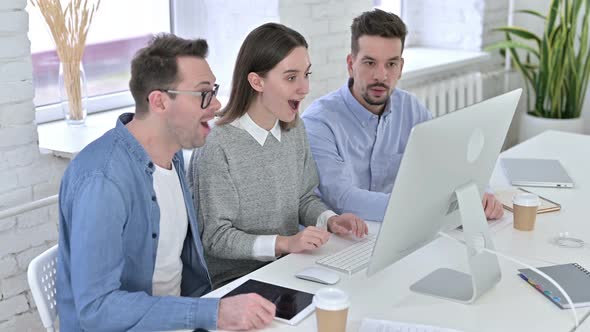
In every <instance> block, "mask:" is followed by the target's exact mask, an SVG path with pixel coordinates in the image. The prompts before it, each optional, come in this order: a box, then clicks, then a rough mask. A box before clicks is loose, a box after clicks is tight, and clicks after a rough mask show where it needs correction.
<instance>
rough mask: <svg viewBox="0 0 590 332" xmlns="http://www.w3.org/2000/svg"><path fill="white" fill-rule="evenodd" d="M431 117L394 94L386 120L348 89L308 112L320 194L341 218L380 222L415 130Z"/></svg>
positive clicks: (413, 102)
mask: <svg viewBox="0 0 590 332" xmlns="http://www.w3.org/2000/svg"><path fill="white" fill-rule="evenodd" d="M431 118H432V116H431V115H430V112H429V111H428V110H427V109H426V108H425V107H424V106H423V105H422V104H421V103H420V102H419V101H418V99H416V97H414V96H412V95H411V94H409V93H407V92H405V91H403V90H400V89H395V90H394V91H393V93H392V94H391V96H390V97H389V100H388V101H387V104H386V105H385V109H384V110H383V113H382V114H381V116H377V115H375V114H373V113H371V112H369V110H367V109H366V108H365V107H364V106H363V105H362V104H361V103H359V102H358V100H356V98H355V97H354V96H353V95H352V93H351V92H350V88H349V85H348V84H345V85H343V86H342V87H341V88H340V89H339V90H336V91H334V92H332V93H330V94H328V95H326V96H324V97H321V98H320V99H317V100H316V101H314V102H313V103H312V104H311V105H310V106H309V107H308V108H307V109H306V110H305V112H304V113H303V115H302V119H303V121H304V123H305V128H306V130H307V135H308V137H309V145H310V147H311V152H312V154H313V157H314V159H315V162H316V164H317V167H318V174H319V176H320V185H319V191H320V192H319V194H320V196H321V198H322V200H323V201H324V203H326V205H327V206H328V207H329V208H331V209H332V210H334V211H335V212H336V213H345V212H350V213H354V214H356V215H358V216H359V217H361V218H363V219H365V220H373V221H381V220H383V216H384V215H385V209H386V208H387V204H388V203H389V196H390V195H391V191H392V189H393V184H394V182H395V178H396V176H397V172H398V170H399V166H400V162H401V159H402V156H403V154H404V151H405V149H406V144H407V142H408V138H409V136H410V131H411V130H412V128H413V127H414V126H415V125H417V124H418V123H420V122H424V121H427V120H430V119H431Z"/></svg>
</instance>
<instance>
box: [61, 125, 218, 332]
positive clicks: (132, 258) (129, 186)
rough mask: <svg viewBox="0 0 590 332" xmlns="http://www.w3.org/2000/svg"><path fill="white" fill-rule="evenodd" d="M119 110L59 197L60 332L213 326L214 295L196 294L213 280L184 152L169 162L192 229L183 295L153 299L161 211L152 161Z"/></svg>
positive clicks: (71, 171) (72, 169)
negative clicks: (115, 118) (174, 172)
mask: <svg viewBox="0 0 590 332" xmlns="http://www.w3.org/2000/svg"><path fill="white" fill-rule="evenodd" d="M131 119H133V114H130V113H127V114H123V115H121V117H120V118H119V120H118V121H117V125H116V127H115V128H114V129H112V130H110V131H108V132H107V133H106V134H104V136H102V137H101V138H99V139H97V140H96V141H94V142H92V143H91V144H90V145H88V146H87V147H86V148H85V149H84V150H82V151H81V152H80V153H79V155H78V156H77V157H76V158H75V159H74V160H73V161H72V162H71V163H70V165H69V167H68V169H67V170H66V172H65V174H64V177H63V179H62V183H61V188H60V195H59V231H60V236H59V247H58V248H59V250H58V263H57V307H58V313H59V319H60V329H61V330H62V331H127V330H134V331H148V330H149V331H154V330H160V331H162V330H174V329H189V328H190V329H194V328H205V329H215V328H216V325H217V313H218V306H219V299H216V298H198V296H201V295H203V294H205V293H207V292H209V291H210V290H211V280H210V277H209V273H208V271H207V267H206V264H205V260H204V258H203V247H202V244H201V240H200V237H199V233H198V225H197V218H196V214H195V210H194V208H193V205H192V197H191V194H190V193H189V191H188V185H187V182H186V180H185V172H184V168H183V166H182V165H183V164H184V163H183V160H182V153H180V152H179V153H176V154H175V156H174V157H173V159H172V162H173V163H174V166H175V167H176V170H177V171H178V176H179V178H180V184H181V187H182V190H183V193H184V202H185V205H186V207H187V215H188V223H189V229H190V231H188V232H187V237H186V239H185V241H184V246H183V249H182V254H181V259H182V263H183V270H182V283H181V295H182V297H173V296H163V297H156V296H152V294H151V292H152V276H153V273H154V265H155V261H156V252H157V250H158V236H159V224H160V210H159V207H158V202H157V199H156V195H155V192H154V188H153V176H152V175H153V173H154V164H153V162H152V161H151V160H150V158H149V156H148V154H147V153H146V151H145V150H144V149H143V147H142V146H141V145H140V143H139V142H138V141H137V140H136V139H135V138H134V137H133V136H132V135H131V133H130V132H129V131H128V130H127V127H125V124H126V123H128V122H129V121H131Z"/></svg>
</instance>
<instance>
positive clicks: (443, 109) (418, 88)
mask: <svg viewBox="0 0 590 332" xmlns="http://www.w3.org/2000/svg"><path fill="white" fill-rule="evenodd" d="M483 76H487V75H482V74H481V73H480V72H472V73H465V74H462V75H457V76H450V77H445V78H442V79H439V80H435V81H432V82H430V81H429V82H423V83H422V84H418V85H412V86H406V85H405V84H402V88H403V89H404V90H407V91H409V92H410V93H412V94H414V95H415V96H416V97H417V98H418V99H419V100H420V101H421V102H422V103H423V104H424V105H425V106H426V108H428V110H430V112H431V113H432V116H433V117H437V116H440V115H443V114H447V113H449V112H453V111H455V110H458V109H460V108H463V107H465V106H469V105H471V104H474V103H477V102H479V101H481V100H483V87H482V85H483Z"/></svg>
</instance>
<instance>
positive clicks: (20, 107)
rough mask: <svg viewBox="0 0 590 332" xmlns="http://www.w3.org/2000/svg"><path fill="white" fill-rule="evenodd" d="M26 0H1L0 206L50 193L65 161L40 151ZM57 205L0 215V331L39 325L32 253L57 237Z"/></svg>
mask: <svg viewBox="0 0 590 332" xmlns="http://www.w3.org/2000/svg"><path fill="white" fill-rule="evenodd" d="M26 4H27V1H26V0H2V1H0V211H2V210H4V209H6V208H10V207H13V206H16V205H20V204H23V203H27V202H30V201H32V200H34V199H40V198H44V197H47V196H49V195H54V194H56V193H57V191H58V184H59V181H60V179H61V175H62V173H63V170H64V168H65V166H66V165H67V162H66V161H65V160H60V159H57V158H54V157H52V156H50V155H42V154H40V153H39V148H38V145H37V126H36V125H35V123H34V118H35V108H34V105H33V94H34V90H33V84H32V66H31V56H30V43H29V40H28V37H27V31H28V15H27V13H26V12H25V11H24V7H25V6H26ZM55 211H56V206H52V207H45V208H42V209H38V210H35V211H30V212H27V213H24V214H22V215H19V216H16V217H12V218H7V219H3V220H0V331H3V332H4V331H19V332H20V331H42V330H43V327H42V325H41V322H40V319H39V317H38V315H37V312H36V306H35V304H34V303H33V300H32V297H31V295H30V292H29V286H28V283H27V278H26V270H27V267H28V265H29V262H30V261H31V259H33V258H34V257H35V256H37V255H38V254H40V253H41V252H43V251H45V250H47V249H48V248H49V247H50V246H52V245H53V244H55V242H56V240H57V213H56V212H55Z"/></svg>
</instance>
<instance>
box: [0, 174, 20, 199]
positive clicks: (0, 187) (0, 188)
mask: <svg viewBox="0 0 590 332" xmlns="http://www.w3.org/2000/svg"><path fill="white" fill-rule="evenodd" d="M17 186H18V178H17V177H16V170H15V169H9V170H5V171H0V194H3V193H5V192H8V191H11V190H13V189H15V188H16V187H17Z"/></svg>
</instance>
